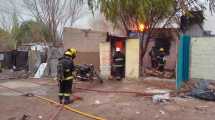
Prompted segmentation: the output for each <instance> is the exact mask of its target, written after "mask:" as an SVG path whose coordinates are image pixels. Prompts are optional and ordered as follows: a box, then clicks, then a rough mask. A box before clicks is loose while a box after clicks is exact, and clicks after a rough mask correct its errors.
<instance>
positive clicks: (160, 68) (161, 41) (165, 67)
mask: <svg viewBox="0 0 215 120" xmlns="http://www.w3.org/2000/svg"><path fill="white" fill-rule="evenodd" d="M177 40H178V36H177V32H176V31H172V30H171V29H162V31H161V30H159V31H156V32H155V33H153V36H152V37H151V39H150V41H149V44H148V47H147V51H146V54H145V56H144V58H143V61H142V62H143V72H144V74H143V75H144V76H155V77H159V78H168V79H171V78H174V77H175V69H176V59H177V49H176V48H177V47H176V46H177Z"/></svg>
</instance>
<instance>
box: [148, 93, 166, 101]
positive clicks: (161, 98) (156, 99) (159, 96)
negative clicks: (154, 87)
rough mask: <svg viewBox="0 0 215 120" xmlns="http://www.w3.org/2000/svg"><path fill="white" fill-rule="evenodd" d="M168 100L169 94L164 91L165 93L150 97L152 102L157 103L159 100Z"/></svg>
mask: <svg viewBox="0 0 215 120" xmlns="http://www.w3.org/2000/svg"><path fill="white" fill-rule="evenodd" d="M169 100H170V94H169V93H166V94H160V95H154V96H153V97H152V101H153V103H159V102H166V101H169Z"/></svg>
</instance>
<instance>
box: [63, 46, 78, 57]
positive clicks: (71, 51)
mask: <svg viewBox="0 0 215 120" xmlns="http://www.w3.org/2000/svg"><path fill="white" fill-rule="evenodd" d="M76 54H77V50H76V49H74V48H70V49H67V51H66V52H65V53H64V55H67V56H70V57H76Z"/></svg>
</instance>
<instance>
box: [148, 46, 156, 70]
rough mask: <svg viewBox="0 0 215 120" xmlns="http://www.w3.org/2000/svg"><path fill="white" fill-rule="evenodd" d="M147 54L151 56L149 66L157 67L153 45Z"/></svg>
mask: <svg viewBox="0 0 215 120" xmlns="http://www.w3.org/2000/svg"><path fill="white" fill-rule="evenodd" d="M149 55H150V57H151V66H152V68H157V67H158V62H157V49H156V48H155V47H152V49H151V51H150V52H149Z"/></svg>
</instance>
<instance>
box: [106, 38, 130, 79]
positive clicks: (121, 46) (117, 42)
mask: <svg viewBox="0 0 215 120" xmlns="http://www.w3.org/2000/svg"><path fill="white" fill-rule="evenodd" d="M109 40H110V43H111V76H116V74H117V73H116V71H117V70H116V68H115V67H114V64H115V63H114V57H115V55H116V53H117V51H118V50H119V51H120V52H121V53H122V55H123V56H125V54H126V51H125V40H126V37H118V36H109ZM121 72H122V73H121V74H122V77H124V76H125V57H124V66H123V68H122V70H121Z"/></svg>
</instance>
